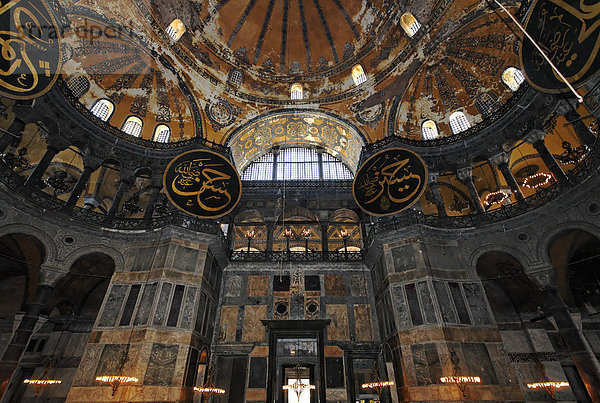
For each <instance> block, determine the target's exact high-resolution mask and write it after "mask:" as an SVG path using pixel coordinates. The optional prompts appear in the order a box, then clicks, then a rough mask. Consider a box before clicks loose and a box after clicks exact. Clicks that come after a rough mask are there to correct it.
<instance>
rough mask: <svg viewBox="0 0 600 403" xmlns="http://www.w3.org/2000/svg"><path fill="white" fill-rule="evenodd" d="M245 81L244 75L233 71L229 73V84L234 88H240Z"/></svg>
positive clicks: (238, 71)
mask: <svg viewBox="0 0 600 403" xmlns="http://www.w3.org/2000/svg"><path fill="white" fill-rule="evenodd" d="M242 81H244V74H243V73H242V72H241V71H240V70H238V69H233V70H231V71H230V72H229V83H230V84H231V85H233V86H234V87H239V86H240V85H241V84H242Z"/></svg>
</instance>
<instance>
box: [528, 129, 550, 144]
mask: <svg viewBox="0 0 600 403" xmlns="http://www.w3.org/2000/svg"><path fill="white" fill-rule="evenodd" d="M545 138H546V132H545V131H543V130H540V129H533V130H532V131H530V132H529V133H527V134H526V135H525V137H524V138H523V140H525V141H526V142H527V143H529V144H533V143H536V142H538V141H544V139H545Z"/></svg>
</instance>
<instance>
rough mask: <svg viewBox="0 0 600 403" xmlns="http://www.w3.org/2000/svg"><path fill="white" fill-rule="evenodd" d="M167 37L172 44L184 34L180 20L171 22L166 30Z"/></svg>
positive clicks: (183, 27)
mask: <svg viewBox="0 0 600 403" xmlns="http://www.w3.org/2000/svg"><path fill="white" fill-rule="evenodd" d="M166 32H167V35H169V38H171V40H172V41H173V42H177V41H178V40H179V38H181V36H182V35H183V34H184V33H185V25H183V22H181V20H179V19H177V20H173V22H172V23H171V24H170V25H169V26H168V27H167V29H166Z"/></svg>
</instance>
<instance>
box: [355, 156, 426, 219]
mask: <svg viewBox="0 0 600 403" xmlns="http://www.w3.org/2000/svg"><path fill="white" fill-rule="evenodd" d="M426 184H427V167H426V166H425V162H424V161H423V160H422V159H421V157H420V156H418V155H417V154H415V153H413V152H412V151H410V150H406V149H404V148H388V149H386V150H383V151H380V152H378V153H377V154H375V155H373V156H372V157H371V158H369V159H368V160H367V161H366V162H365V163H364V164H363V165H362V166H361V167H360V168H359V169H358V172H357V173H356V176H355V177H354V183H353V185H352V192H353V193H354V200H355V201H356V203H357V204H358V206H359V207H360V208H361V209H363V210H364V211H365V212H367V213H369V214H372V215H390V214H396V213H398V212H400V211H402V210H406V209H407V208H409V207H410V206H412V205H413V204H414V203H415V202H416V201H417V200H418V199H419V197H421V194H422V193H423V191H424V190H425V185H426Z"/></svg>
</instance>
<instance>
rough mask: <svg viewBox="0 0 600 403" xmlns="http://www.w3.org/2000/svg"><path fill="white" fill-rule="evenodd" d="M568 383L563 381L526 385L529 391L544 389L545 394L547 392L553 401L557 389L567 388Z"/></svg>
mask: <svg viewBox="0 0 600 403" xmlns="http://www.w3.org/2000/svg"><path fill="white" fill-rule="evenodd" d="M569 386H570V385H569V382H564V381H560V382H557V381H546V382H535V383H528V384H527V387H528V388H529V389H544V390H545V391H546V392H548V394H549V395H550V397H551V398H552V399H554V394H555V393H556V390H557V389H560V388H566V387H569Z"/></svg>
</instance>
